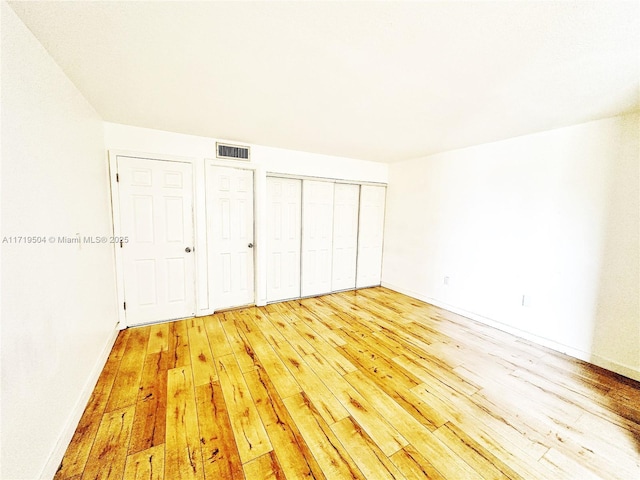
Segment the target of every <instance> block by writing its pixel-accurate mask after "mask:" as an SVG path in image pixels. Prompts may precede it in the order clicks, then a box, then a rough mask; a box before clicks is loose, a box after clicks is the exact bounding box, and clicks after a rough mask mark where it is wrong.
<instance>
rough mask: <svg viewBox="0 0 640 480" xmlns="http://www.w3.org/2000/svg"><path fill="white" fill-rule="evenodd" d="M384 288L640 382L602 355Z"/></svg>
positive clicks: (627, 368)
mask: <svg viewBox="0 0 640 480" xmlns="http://www.w3.org/2000/svg"><path fill="white" fill-rule="evenodd" d="M382 286H383V287H385V288H388V289H390V290H394V291H396V292H398V293H402V294H404V295H407V296H409V297H413V298H415V299H417V300H421V301H423V302H426V303H429V304H431V305H434V306H436V307H439V308H442V309H444V310H448V311H450V312H453V313H456V314H458V315H462V316H463V317H467V318H470V319H471V320H475V321H477V322H480V323H483V324H485V325H489V326H490V327H493V328H496V329H498V330H501V331H503V332H506V333H510V334H512V335H515V336H516V337H520V338H523V339H525V340H528V341H530V342H533V343H535V344H537V345H541V346H543V347H547V348H550V349H551V350H555V351H556V352H560V353H564V354H567V355H569V356H571V357H573V358H577V359H579V360H584V361H585V362H589V363H592V364H594V365H597V366H598V367H602V368H604V369H606V370H610V371H612V372H615V373H618V374H620V375H623V376H625V377H628V378H631V379H633V380H637V381H640V370H637V369H635V368H632V367H630V366H629V365H624V364H621V363H619V362H616V361H614V360H611V359H607V358H604V357H601V356H600V355H596V354H594V353H591V352H586V351H584V350H580V349H577V348H574V347H571V346H569V345H564V344H562V343H558V342H556V341H554V340H551V339H548V338H544V337H540V336H538V335H535V334H533V333H529V332H527V331H526V330H521V329H519V328H515V327H512V326H510V325H506V324H504V323H502V322H498V321H497V320H493V319H491V318H487V317H483V316H482V315H478V314H476V313H473V312H469V311H467V310H464V309H461V308H458V307H456V306H455V305H449V304H447V303H444V302H441V301H440V300H438V299H435V298H431V297H428V296H426V295H422V294H420V293H418V292H415V291H413V290H408V289H406V288H402V287H399V286H397V285H393V284H391V283H387V282H382Z"/></svg>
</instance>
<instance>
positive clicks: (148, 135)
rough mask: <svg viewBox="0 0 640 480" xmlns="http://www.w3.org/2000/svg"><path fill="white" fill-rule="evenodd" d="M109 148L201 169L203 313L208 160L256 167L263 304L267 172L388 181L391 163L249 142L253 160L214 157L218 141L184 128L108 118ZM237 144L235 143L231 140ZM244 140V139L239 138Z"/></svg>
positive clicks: (201, 311)
mask: <svg viewBox="0 0 640 480" xmlns="http://www.w3.org/2000/svg"><path fill="white" fill-rule="evenodd" d="M104 131H105V143H106V148H107V149H108V150H109V151H111V152H112V153H113V152H126V153H132V154H138V155H142V156H144V155H146V156H147V157H150V158H168V157H171V156H173V157H180V158H182V159H183V160H187V161H191V162H192V163H193V165H194V169H195V172H196V251H195V253H196V264H197V265H196V270H197V273H196V275H197V302H198V305H197V307H198V315H206V314H208V313H211V311H212V310H211V304H210V301H209V292H208V282H207V258H206V246H207V238H206V228H205V227H206V211H205V170H206V165H209V164H212V163H217V164H221V165H227V166H237V167H241V168H242V167H250V168H253V169H254V170H255V180H256V182H255V193H256V196H255V207H256V209H255V225H256V230H255V242H254V243H255V246H256V253H255V254H256V302H257V304H258V305H264V304H265V303H266V300H267V288H266V272H267V265H266V251H265V249H263V248H262V245H263V243H264V242H263V238H264V237H263V235H264V234H266V226H267V225H266V221H267V220H266V202H267V193H266V177H267V173H278V174H286V175H299V176H311V177H323V178H335V179H340V180H352V181H359V182H377V183H386V182H387V178H388V165H386V164H382V163H376V162H369V161H365V160H357V159H352V158H343V157H333V156H329V155H319V154H314V153H307V152H298V151H293V150H285V149H281V148H272V147H265V146H261V145H251V144H247V145H250V147H251V162H242V161H226V162H224V161H223V162H220V161H217V160H216V159H215V156H216V141H224V140H223V139H215V138H209V137H198V136H193V135H185V134H180V133H173V132H165V131H161V130H152V129H148V128H140V127H132V126H128V125H120V124H115V123H105V124H104ZM232 143H234V142H232ZM235 143H242V142H235Z"/></svg>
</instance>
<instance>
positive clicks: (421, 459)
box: [55, 288, 640, 480]
mask: <svg viewBox="0 0 640 480" xmlns="http://www.w3.org/2000/svg"><path fill="white" fill-rule="evenodd" d="M243 478H246V479H247V480H262V479H290V480H293V479H305V478H309V479H311V478H315V479H328V480H334V479H455V480H457V479H479V480H481V479H486V480H489V479H511V480H517V479H536V480H537V479H629V480H632V479H633V480H637V479H640V384H639V383H638V382H634V381H631V380H628V379H625V378H624V377H621V376H618V375H615V374H613V373H610V372H607V371H605V370H602V369H600V368H597V367H594V366H592V365H589V364H587V363H584V362H581V361H578V360H575V359H572V358H569V357H567V356H564V355H560V354H558V353H555V352H553V351H550V350H547V349H545V348H542V347H539V346H536V345H533V344H531V343H528V342H526V341H524V340H522V339H519V338H516V337H514V336H511V335H508V334H506V333H504V332H501V331H498V330H495V329H492V328H490V327H488V326H485V325H482V324H479V323H476V322H473V321H471V320H469V319H466V318H463V317H460V316H458V315H455V314H452V313H450V312H447V311H444V310H441V309H438V308H435V307H433V306H430V305H428V304H425V303H423V302H420V301H417V300H415V299H412V298H410V297H406V296H404V295H400V294H398V293H395V292H393V291H391V290H388V289H385V288H372V289H365V290H359V291H356V292H345V293H337V294H332V295H327V296H324V297H319V298H310V299H305V300H301V301H291V302H285V303H280V304H274V305H269V306H267V307H262V308H247V309H243V310H237V311H230V312H224V313H218V314H215V315H212V316H209V317H204V318H196V319H189V320H184V321H179V322H173V323H169V324H162V325H153V326H149V327H142V328H132V329H128V330H124V331H122V332H121V333H120V335H119V337H118V339H117V341H116V344H115V346H114V348H113V351H112V352H111V355H110V357H109V359H108V361H107V364H106V366H105V368H104V371H103V372H102V375H101V377H100V380H99V382H98V385H97V386H96V388H95V391H94V392H93V395H92V397H91V400H90V402H89V404H88V405H87V408H86V410H85V412H84V415H83V417H82V419H81V421H80V424H79V426H78V428H77V431H76V433H75V436H74V437H73V440H72V442H71V444H70V446H69V448H68V450H67V453H66V455H65V457H64V460H63V462H62V464H61V466H60V469H59V470H58V472H57V474H56V476H55V479H56V480H63V479H68V480H72V479H73V480H90V479H118V480H120V479H135V480H143V479H144V480H162V479H164V480H183V479H197V480H221V479H243Z"/></svg>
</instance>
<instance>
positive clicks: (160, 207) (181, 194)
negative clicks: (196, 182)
mask: <svg viewBox="0 0 640 480" xmlns="http://www.w3.org/2000/svg"><path fill="white" fill-rule="evenodd" d="M117 169H118V170H117V171H118V179H119V180H118V196H119V210H120V227H121V234H122V236H123V237H124V241H123V242H122V247H121V248H122V262H123V265H122V266H123V280H124V282H123V283H124V300H125V314H126V323H127V325H129V326H130V325H138V324H143V323H149V322H158V321H163V320H170V319H176V318H185V317H191V316H193V315H195V278H194V274H195V273H194V272H195V260H194V253H193V242H194V230H193V183H192V166H191V164H189V163H182V162H168V161H161V160H149V159H141V158H132V157H120V156H119V157H118V160H117Z"/></svg>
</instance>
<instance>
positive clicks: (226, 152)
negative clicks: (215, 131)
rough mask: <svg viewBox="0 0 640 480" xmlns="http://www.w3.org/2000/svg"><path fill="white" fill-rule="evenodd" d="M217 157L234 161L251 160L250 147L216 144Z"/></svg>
mask: <svg viewBox="0 0 640 480" xmlns="http://www.w3.org/2000/svg"><path fill="white" fill-rule="evenodd" d="M216 156H217V157H218V158H232V159H234V160H249V147H242V146H240V145H230V144H228V143H218V142H216Z"/></svg>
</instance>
